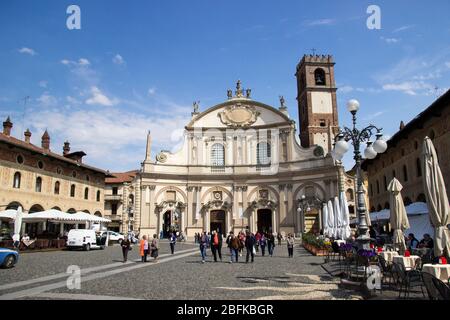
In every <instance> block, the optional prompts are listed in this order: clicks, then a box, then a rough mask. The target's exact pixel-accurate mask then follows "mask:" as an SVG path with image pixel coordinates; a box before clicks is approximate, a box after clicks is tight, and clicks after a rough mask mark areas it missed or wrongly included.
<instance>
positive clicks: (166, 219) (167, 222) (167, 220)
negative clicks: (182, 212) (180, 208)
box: [162, 210, 172, 238]
mask: <svg viewBox="0 0 450 320" xmlns="http://www.w3.org/2000/svg"><path fill="white" fill-rule="evenodd" d="M171 222H172V211H171V210H167V211H166V212H164V216H163V225H162V230H163V237H164V238H167V237H168V236H169V234H170V231H171V229H170V228H171Z"/></svg>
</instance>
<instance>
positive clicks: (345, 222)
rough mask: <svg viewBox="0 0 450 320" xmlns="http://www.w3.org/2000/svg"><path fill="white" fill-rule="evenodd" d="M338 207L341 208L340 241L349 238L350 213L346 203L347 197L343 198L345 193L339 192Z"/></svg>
mask: <svg viewBox="0 0 450 320" xmlns="http://www.w3.org/2000/svg"><path fill="white" fill-rule="evenodd" d="M339 200H340V206H341V223H342V226H341V237H342V239H344V240H345V239H348V238H349V237H350V233H351V230H350V212H349V210H348V202H347V197H346V196H345V192H344V191H341V193H340V199H339Z"/></svg>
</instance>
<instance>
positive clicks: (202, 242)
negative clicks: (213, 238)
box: [199, 231, 209, 263]
mask: <svg viewBox="0 0 450 320" xmlns="http://www.w3.org/2000/svg"><path fill="white" fill-rule="evenodd" d="M208 241H209V238H208V234H207V233H206V231H205V232H203V235H202V236H201V237H200V246H199V248H200V254H201V255H202V263H205V260H206V248H207V247H208Z"/></svg>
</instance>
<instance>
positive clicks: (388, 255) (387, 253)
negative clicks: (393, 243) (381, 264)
mask: <svg viewBox="0 0 450 320" xmlns="http://www.w3.org/2000/svg"><path fill="white" fill-rule="evenodd" d="M379 255H380V256H382V257H383V258H384V260H386V261H387V262H392V261H393V258H394V257H396V256H398V252H397V251H383V252H380V253H379Z"/></svg>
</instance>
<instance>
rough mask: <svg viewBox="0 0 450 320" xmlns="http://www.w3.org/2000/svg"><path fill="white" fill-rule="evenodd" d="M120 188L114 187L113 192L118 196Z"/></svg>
mask: <svg viewBox="0 0 450 320" xmlns="http://www.w3.org/2000/svg"><path fill="white" fill-rule="evenodd" d="M118 190H119V189H118V188H117V187H113V188H112V194H113V196H117V192H118Z"/></svg>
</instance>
